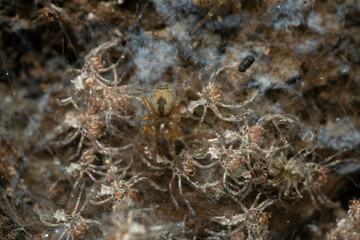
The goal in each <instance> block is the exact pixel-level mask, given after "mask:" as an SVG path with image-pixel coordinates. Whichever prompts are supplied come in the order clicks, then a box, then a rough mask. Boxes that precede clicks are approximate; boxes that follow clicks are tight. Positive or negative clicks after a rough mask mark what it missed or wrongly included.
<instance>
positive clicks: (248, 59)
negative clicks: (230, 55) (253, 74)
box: [238, 55, 255, 72]
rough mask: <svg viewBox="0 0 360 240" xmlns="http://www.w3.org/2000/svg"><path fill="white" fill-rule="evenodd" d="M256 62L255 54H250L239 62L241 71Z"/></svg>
mask: <svg viewBox="0 0 360 240" xmlns="http://www.w3.org/2000/svg"><path fill="white" fill-rule="evenodd" d="M254 62H255V57H254V56H253V55H249V56H247V57H245V58H244V60H242V62H241V63H240V64H239V68H238V69H239V72H245V71H246V70H247V69H248V68H249V67H250V66H251V65H252V64H253V63H254Z"/></svg>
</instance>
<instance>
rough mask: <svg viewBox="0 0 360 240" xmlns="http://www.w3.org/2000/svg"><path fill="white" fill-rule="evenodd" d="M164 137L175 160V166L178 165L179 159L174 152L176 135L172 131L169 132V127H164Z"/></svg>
mask: <svg viewBox="0 0 360 240" xmlns="http://www.w3.org/2000/svg"><path fill="white" fill-rule="evenodd" d="M165 139H166V141H167V144H168V148H169V151H170V155H171V157H172V158H173V160H174V161H175V162H176V165H177V167H178V166H180V163H179V160H178V158H177V156H176V153H175V140H176V136H175V135H173V133H172V132H170V131H169V129H165Z"/></svg>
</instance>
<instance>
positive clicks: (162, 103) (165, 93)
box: [151, 83, 176, 117]
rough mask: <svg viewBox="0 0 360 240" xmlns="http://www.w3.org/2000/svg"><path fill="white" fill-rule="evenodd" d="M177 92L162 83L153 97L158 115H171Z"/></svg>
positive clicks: (152, 101)
mask: <svg viewBox="0 0 360 240" xmlns="http://www.w3.org/2000/svg"><path fill="white" fill-rule="evenodd" d="M175 99H176V97H175V92H174V90H173V89H172V88H171V86H170V85H169V84H168V83H160V84H159V85H157V86H156V88H155V89H154V91H153V93H152V95H151V104H152V106H153V108H154V111H155V113H156V114H157V115H159V116H161V117H164V116H167V115H169V114H170V113H171V111H172V108H173V105H174V103H175Z"/></svg>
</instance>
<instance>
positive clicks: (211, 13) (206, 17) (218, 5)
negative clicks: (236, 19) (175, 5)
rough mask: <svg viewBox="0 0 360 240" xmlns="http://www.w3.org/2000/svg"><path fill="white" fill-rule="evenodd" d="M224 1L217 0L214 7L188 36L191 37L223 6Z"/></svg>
mask: <svg viewBox="0 0 360 240" xmlns="http://www.w3.org/2000/svg"><path fill="white" fill-rule="evenodd" d="M224 1H225V0H218V1H217V2H216V3H215V4H214V6H213V7H212V8H211V9H210V11H209V13H208V14H207V15H206V16H205V17H204V18H203V19H201V21H200V22H199V23H198V24H197V25H196V26H195V27H194V29H193V30H192V31H191V33H190V35H193V34H194V33H195V32H196V31H197V30H198V29H199V28H200V27H201V26H202V25H203V24H204V23H205V22H206V21H207V20H208V19H209V18H211V17H212V15H214V13H215V11H216V10H217V9H218V8H219V7H220V6H221V4H223V2H224Z"/></svg>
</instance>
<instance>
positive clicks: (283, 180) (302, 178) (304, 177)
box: [267, 148, 346, 209]
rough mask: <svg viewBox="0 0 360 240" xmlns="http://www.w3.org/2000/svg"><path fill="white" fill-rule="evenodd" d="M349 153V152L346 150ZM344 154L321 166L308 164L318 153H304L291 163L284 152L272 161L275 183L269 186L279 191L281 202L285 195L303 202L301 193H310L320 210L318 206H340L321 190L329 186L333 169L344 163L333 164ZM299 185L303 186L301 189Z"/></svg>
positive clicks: (272, 181)
mask: <svg viewBox="0 0 360 240" xmlns="http://www.w3.org/2000/svg"><path fill="white" fill-rule="evenodd" d="M343 151H346V150H343ZM343 151H340V152H339V153H337V154H335V155H333V156H330V157H328V158H327V159H325V160H324V161H323V162H321V163H320V164H318V163H315V162H313V161H314V159H313V161H312V162H307V161H305V158H306V157H307V156H308V155H309V154H311V153H313V152H314V149H313V148H310V149H303V150H301V151H299V152H298V153H297V154H296V155H294V156H293V157H291V158H290V159H287V158H286V156H284V154H283V152H281V153H280V155H279V154H277V155H274V156H272V157H270V158H269V159H268V166H267V169H268V173H269V175H270V176H271V177H273V178H272V179H269V180H268V183H269V184H270V185H272V186H273V187H276V188H278V190H279V200H281V197H282V195H283V196H284V197H285V198H290V199H296V198H303V196H302V195H301V193H302V192H303V191H308V192H309V195H310V198H311V200H312V202H313V204H314V206H315V207H316V208H318V209H319V207H318V205H317V202H320V203H321V204H322V205H324V206H329V207H334V206H336V205H335V204H334V203H333V202H332V201H331V200H330V199H329V198H328V197H327V196H326V195H324V193H322V192H321V187H322V186H323V185H325V184H326V183H327V178H328V175H329V173H330V169H329V168H330V167H332V166H336V165H338V164H340V163H343V160H336V161H332V159H333V158H334V157H335V156H337V155H339V154H341V153H342V152H343ZM315 155H316V154H315ZM299 185H301V186H302V188H301V189H299Z"/></svg>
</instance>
